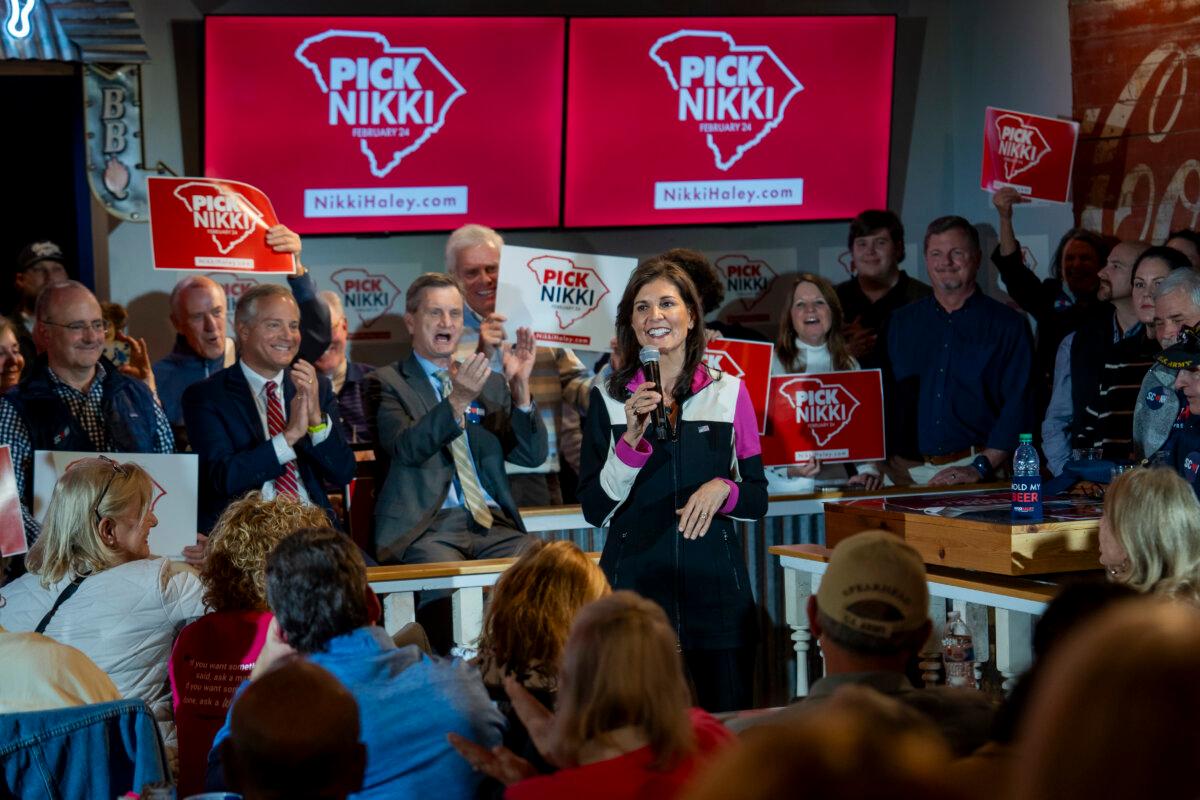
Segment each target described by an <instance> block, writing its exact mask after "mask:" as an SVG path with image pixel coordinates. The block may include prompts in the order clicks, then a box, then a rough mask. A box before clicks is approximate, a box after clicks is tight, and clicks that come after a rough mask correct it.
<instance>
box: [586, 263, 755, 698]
mask: <svg viewBox="0 0 1200 800" xmlns="http://www.w3.org/2000/svg"><path fill="white" fill-rule="evenodd" d="M703 320H704V317H703V312H702V311H701V306H700V300H699V297H698V295H697V292H696V288H695V286H694V285H693V284H692V281H691V280H690V279H689V278H688V276H687V274H686V273H684V272H683V270H682V269H680V267H679V266H677V265H676V264H674V263H672V262H671V261H667V260H665V259H653V260H651V261H647V262H646V263H644V264H642V265H641V266H639V267H638V268H637V269H636V270H635V271H634V273H633V275H632V276H631V277H630V280H629V285H628V286H626V287H625V293H624V295H623V296H622V298H621V304H620V306H619V307H618V309H617V350H618V352H619V354H620V356H621V358H620V363H621V365H622V368H621V369H619V370H616V371H614V373H613V376H612V378H611V379H610V380H609V381H608V384H607V386H605V387H603V388H601V387H599V386H597V387H595V388H594V389H593V390H592V399H591V403H592V405H591V406H590V407H589V413H588V417H587V426H586V430H585V434H584V442H583V452H582V463H581V470H580V472H581V474H580V480H579V498H580V501H581V503H582V504H583V514H584V517H585V518H586V519H587V520H588V522H590V523H591V524H593V525H596V526H607V527H608V536H607V539H606V541H605V545H604V552H603V554H602V556H601V559H600V566H601V567H602V568H603V569H604V572H605V574H606V575H607V576H608V580H609V582H610V583H611V584H612V587H613V589H632V590H634V591H636V592H638V593H639V594H641V595H643V596H645V597H648V598H650V599H652V600H654V601H655V602H657V603H658V604H659V605H661V606H662V607H663V609H664V610H665V611H666V613H667V617H668V618H669V619H670V620H671V623H672V625H673V627H674V629H675V633H676V636H678V638H679V646H680V648H681V649H682V651H683V655H684V659H685V662H686V664H687V668H688V672H689V673H690V676H691V679H692V682H693V684H694V686H695V688H696V695H697V702H698V704H699V705H700V706H701V707H703V708H705V709H707V710H709V711H727V710H732V709H737V708H745V707H748V706H749V705H750V701H751V683H752V681H751V673H752V669H753V663H754V647H753V645H754V641H755V638H756V633H757V625H756V620H755V605H754V598H753V596H752V595H751V593H750V580H749V575H748V574H747V571H746V560H745V555H744V553H743V551H742V540H741V537H740V536H739V534H738V529H737V525H736V523H735V520H755V519H759V518H761V517H762V516H764V515H765V514H766V511H767V482H766V479H765V477H764V476H763V467H762V459H761V456H760V453H761V448H760V446H759V440H758V422H757V420H756V418H755V415H754V410H753V407H752V406H751V403H750V396H749V394H747V392H746V388H745V386H744V385H743V384H742V383H741V381H739V380H738V379H737V378H734V377H733V376H731V375H727V374H723V373H721V372H719V371H717V370H712V369H709V368H708V367H706V366H704V364H703V355H704V346H705V334H704V321H703ZM639 348H656V349H657V351H658V363H659V369H660V371H661V386H662V392H661V393H660V391H659V390H658V387H656V385H655V384H654V383H652V382H650V381H647V380H646V379H645V374H644V373H643V370H642V368H641V366H640V364H639ZM660 401H661V402H662V403H663V404H664V405H665V408H666V412H667V415H666V416H667V423H666V425H665V426H664V427H663V429H662V431H661V432H662V438H661V439H660V438H659V435H658V433H659V432H658V431H656V430H655V429H654V427H653V426H651V425H650V419H651V412H652V410H653V409H655V408H656V407H658V404H659V402H660Z"/></svg>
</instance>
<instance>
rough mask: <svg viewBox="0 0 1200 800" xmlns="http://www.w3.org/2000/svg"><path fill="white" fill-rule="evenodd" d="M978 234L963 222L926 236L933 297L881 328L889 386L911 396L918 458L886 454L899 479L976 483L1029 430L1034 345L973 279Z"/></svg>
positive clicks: (939, 223) (940, 224)
mask: <svg viewBox="0 0 1200 800" xmlns="http://www.w3.org/2000/svg"><path fill="white" fill-rule="evenodd" d="M981 255H982V254H981V251H980V247H979V234H978V233H977V232H976V231H975V228H973V227H972V226H971V224H970V223H969V222H967V220H965V219H963V218H962V217H954V216H948V217H939V218H938V219H935V220H934V221H933V222H931V223H929V227H928V229H927V230H926V231H925V263H926V267H927V268H928V271H929V278H930V283H932V285H933V296H932V297H926V298H924V299H923V300H918V301H917V302H915V303H912V304H910V305H907V306H905V307H903V308H900V309H898V310H896V311H895V312H894V313H893V315H892V322H891V325H890V327H889V329H888V354H889V357H890V361H891V365H892V368H891V372H892V375H891V377H892V380H893V383H892V385H894V386H896V387H897V389H898V390H899V391H913V392H916V394H917V396H918V401H919V411H918V414H917V444H918V448H919V449H920V452H921V455H922V460H921V461H914V460H912V459H908V458H905V457H903V456H900V455H895V454H893V456H892V458H891V459H890V461H889V472H890V473H891V474H892V479H893V480H895V481H896V482H897V483H928V484H933V485H947V484H963V483H976V482H978V481H981V480H988V479H991V478H992V477H994V475H995V472H996V470H997V469H998V468H1000V467H1002V466H1004V465H1005V464H1007V462H1008V459H1009V454H1010V453H1011V452H1012V450H1013V449H1014V448H1015V447H1016V443H1017V435H1018V434H1020V433H1023V432H1028V431H1030V430H1032V426H1033V413H1032V404H1031V402H1030V398H1029V396H1028V394H1029V393H1028V385H1029V376H1030V371H1031V369H1032V366H1033V342H1032V338H1031V336H1030V333H1029V326H1028V324H1027V323H1026V321H1025V319H1024V318H1023V317H1022V316H1021V315H1020V314H1018V313H1017V312H1015V311H1013V310H1012V309H1010V308H1008V307H1007V306H1005V305H1004V304H1002V303H1000V302H998V301H996V300H993V299H992V298H990V297H987V296H986V295H985V294H984V293H983V292H982V291H981V290H980V288H979V286H978V285H977V284H976V283H975V277H976V275H977V274H978V273H979V263H980V260H981Z"/></svg>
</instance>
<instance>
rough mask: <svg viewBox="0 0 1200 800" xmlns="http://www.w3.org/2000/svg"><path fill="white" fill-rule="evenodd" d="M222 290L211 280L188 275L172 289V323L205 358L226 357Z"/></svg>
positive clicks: (223, 296) (224, 304)
mask: <svg viewBox="0 0 1200 800" xmlns="http://www.w3.org/2000/svg"><path fill="white" fill-rule="evenodd" d="M226 316H227V306H226V301H225V290H224V289H222V288H221V285H220V284H219V283H217V282H216V281H214V280H213V279H212V278H208V277H205V276H204V275H189V276H187V277H186V278H184V279H183V280H181V281H180V282H179V283H177V284H175V288H174V289H172V290H171V324H172V325H174V326H175V330H176V331H177V332H178V333H179V335H180V336H182V337H183V338H184V339H186V340H187V343H188V346H189V347H191V348H192V351H193V352H194V353H195V354H196V355H198V356H200V357H201V358H205V359H210V360H211V359H214V358H220V357H222V356H224V355H225V330H226Z"/></svg>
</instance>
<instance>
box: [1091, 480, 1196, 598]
mask: <svg viewBox="0 0 1200 800" xmlns="http://www.w3.org/2000/svg"><path fill="white" fill-rule="evenodd" d="M1100 563H1101V564H1102V565H1103V566H1104V568H1105V570H1107V572H1108V576H1109V578H1110V579H1111V580H1115V581H1119V582H1121V583H1125V584H1128V585H1129V586H1131V587H1132V588H1134V589H1137V590H1138V591H1139V592H1154V593H1156V594H1163V595H1167V596H1171V597H1181V598H1185V599H1188V600H1191V601H1193V602H1196V601H1200V501H1197V499H1196V495H1195V494H1194V493H1193V492H1192V488H1191V487H1190V486H1188V484H1187V482H1186V481H1184V479H1183V478H1181V477H1180V476H1179V475H1178V474H1176V473H1175V472H1174V471H1173V470H1170V469H1166V468H1164V467H1153V468H1149V469H1135V470H1131V471H1130V472H1126V473H1124V474H1122V475H1118V476H1117V478H1116V479H1115V480H1114V481H1113V482H1112V484H1111V485H1110V486H1109V488H1108V493H1107V494H1106V495H1105V497H1104V516H1103V517H1101V519H1100Z"/></svg>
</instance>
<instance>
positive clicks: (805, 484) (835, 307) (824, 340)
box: [766, 272, 882, 494]
mask: <svg viewBox="0 0 1200 800" xmlns="http://www.w3.org/2000/svg"><path fill="white" fill-rule="evenodd" d="M793 287H794V288H793V289H792V293H791V296H790V298H789V300H788V305H787V310H786V313H782V314H780V315H779V332H778V333H777V334H776V336H775V354H774V356H772V358H771V374H772V375H785V374H791V373H798V372H840V371H843V370H852V369H858V368H859V365H858V361H856V360H855V358H854V356H852V355H850V353H849V351H848V350H847V348H846V340H845V338H844V337H843V335H842V331H843V327H844V326H843V319H842V306H841V303H840V302H838V296H837V293H836V292H835V291H834V288H833V284H831V283H830V282H829V281H827V280H826V279H825V278H822V277H821V276H820V275H814V274H812V273H811V272H804V273H801V274H800V275H799V276H798V277H797V278H796V281H795V283H794V284H793ZM766 472H767V484H768V487H769V491H770V492H771V493H772V494H783V493H787V492H811V491H812V490H813V486H814V485H817V484H845V483H848V484H849V485H850V486H861V487H863V488H864V489H877V488H879V486H880V485H881V483H882V482H881V481H880V479H879V467H878V466H877V465H875V464H857V465H855V475H853V476H852V477H851V476H850V475H849V474H848V470H847V468H846V466H845V465H842V464H830V465H828V466H826V467H822V466H821V462H820V461H817V460H815V459H814V460H812V461H808V462H805V463H803V464H799V465H796V466H794V467H770V468H768V469H767V471H766Z"/></svg>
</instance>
